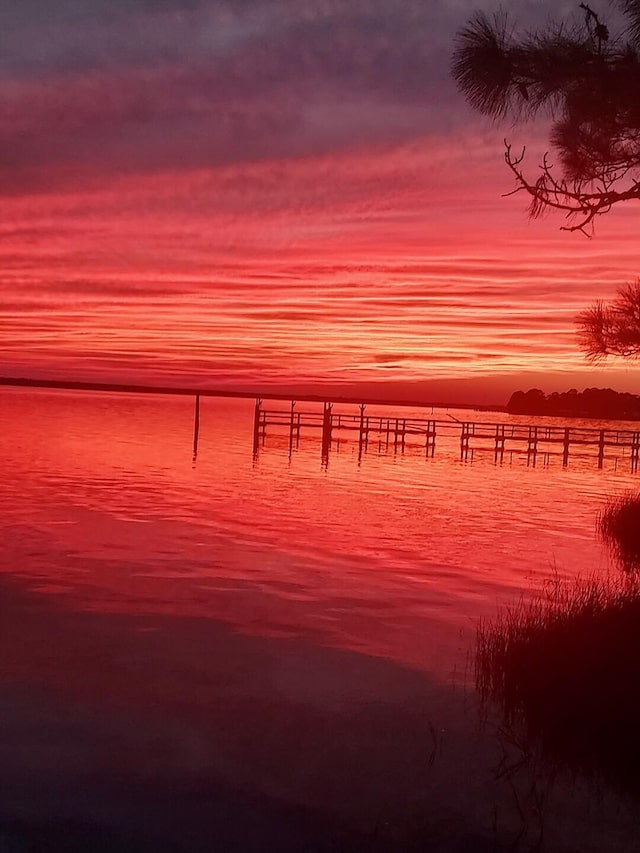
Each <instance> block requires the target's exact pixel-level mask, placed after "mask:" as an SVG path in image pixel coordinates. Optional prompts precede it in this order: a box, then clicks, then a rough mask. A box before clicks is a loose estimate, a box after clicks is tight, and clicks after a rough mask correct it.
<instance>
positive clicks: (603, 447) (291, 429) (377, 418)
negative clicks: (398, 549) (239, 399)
mask: <svg viewBox="0 0 640 853" xmlns="http://www.w3.org/2000/svg"><path fill="white" fill-rule="evenodd" d="M271 430H275V431H278V432H280V434H282V432H283V431H285V432H286V433H288V437H289V450H290V451H291V450H293V448H294V447H298V446H299V443H300V435H301V433H302V432H303V431H309V432H313V431H315V432H316V433H319V434H320V438H321V453H322V457H323V459H325V460H326V459H328V456H329V452H330V450H331V447H332V444H333V443H334V442H335V441H336V440H340V437H341V435H342V434H345V433H355V434H356V435H357V441H358V447H359V452H360V453H362V452H363V451H366V450H367V449H368V446H369V443H370V441H371V440H377V442H378V447H379V448H382V447H384V448H385V449H392V450H393V451H394V452H398V451H399V452H404V450H405V448H406V446H407V445H408V444H412V445H414V446H416V445H419V446H421V447H422V448H424V451H425V454H426V455H427V456H433V455H434V454H435V449H436V442H437V440H438V438H448V440H449V441H450V440H451V439H452V438H456V437H457V439H458V441H459V447H460V459H462V460H466V459H468V458H469V456H470V454H471V455H472V454H473V451H474V449H478V450H480V449H482V450H491V451H493V453H494V456H495V459H496V460H500V461H501V460H502V459H503V458H504V455H505V453H506V452H508V451H514V450H516V451H519V452H524V453H526V454H527V456H528V457H529V458H533V460H534V461H535V458H536V456H537V454H538V453H544V454H545V455H550V454H553V453H555V454H557V455H561V456H562V464H563V466H566V465H567V464H568V462H569V455H570V452H571V450H572V449H573V450H576V449H578V448H589V447H592V448H593V449H594V451H595V453H594V454H593V458H594V459H596V460H597V464H598V467H599V468H602V467H603V465H604V459H605V455H607V451H610V452H611V454H610V455H614V456H615V457H616V458H618V457H619V456H621V455H624V456H628V458H629V459H630V462H631V469H632V471H637V470H638V466H639V461H640V428H639V429H638V430H619V429H601V428H596V427H584V426H571V425H567V424H561V425H559V424H540V423H490V422H485V421H472V420H465V421H460V420H457V419H455V418H453V417H449V419H447V420H442V419H438V418H433V417H432V418H416V417H396V416H391V417H390V416H388V415H386V414H385V415H379V414H376V415H370V414H368V413H367V406H366V405H365V404H364V403H361V404H360V405H359V407H358V411H356V412H348V411H337V410H335V409H334V406H333V404H332V403H329V402H325V403H324V404H323V407H322V411H315V412H314V411H310V410H303V409H300V408H299V407H298V405H297V403H296V401H295V400H292V401H291V402H290V404H289V408H288V410H284V409H267V408H265V406H264V403H263V400H262V399H260V398H258V399H257V400H256V405H255V413H254V423H253V450H254V453H257V452H258V451H259V448H260V447H261V446H262V445H264V443H265V440H266V435H267V431H271ZM345 437H346V436H345Z"/></svg>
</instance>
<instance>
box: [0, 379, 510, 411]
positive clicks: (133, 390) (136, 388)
mask: <svg viewBox="0 0 640 853" xmlns="http://www.w3.org/2000/svg"><path fill="white" fill-rule="evenodd" d="M0 385H4V386H7V387H13V388H50V389H54V390H60V391H102V392H107V393H115V394H161V395H172V396H180V397H196V396H200V397H230V398H234V399H243V400H255V399H256V398H258V397H259V398H260V399H262V400H287V401H288V400H299V401H300V402H303V403H325V402H331V403H344V404H345V405H356V406H357V405H359V404H361V403H364V404H365V405H367V406H396V407H402V408H406V409H432V408H433V409H469V410H473V411H477V412H506V411H507V407H506V406H498V405H483V404H480V403H447V402H442V401H439V400H391V399H389V400H377V399H375V398H371V397H345V396H341V395H339V394H337V395H334V396H331V397H330V396H328V395H326V394H291V393H290V394H282V393H273V392H270V391H260V390H252V391H229V390H226V389H224V388H181V387H176V386H166V385H163V386H160V385H131V384H128V383H127V384H118V383H111V382H74V381H65V380H59V379H28V378H24V377H20V378H12V377H8V376H0Z"/></svg>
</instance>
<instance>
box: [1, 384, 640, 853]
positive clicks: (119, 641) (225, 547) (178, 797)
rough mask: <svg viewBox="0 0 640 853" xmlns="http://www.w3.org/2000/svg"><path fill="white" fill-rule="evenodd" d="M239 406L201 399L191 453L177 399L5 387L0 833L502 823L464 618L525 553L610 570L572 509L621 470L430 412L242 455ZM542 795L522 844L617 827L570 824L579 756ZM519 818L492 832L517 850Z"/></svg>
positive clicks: (531, 590) (496, 591) (583, 510)
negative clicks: (424, 419) (453, 423)
mask: <svg viewBox="0 0 640 853" xmlns="http://www.w3.org/2000/svg"><path fill="white" fill-rule="evenodd" d="M299 406H300V408H306V409H313V408H316V409H317V407H313V406H312V405H311V404H308V405H303V404H299ZM345 408H347V407H345ZM434 414H435V416H440V417H442V418H445V417H446V416H447V413H444V412H441V413H438V412H436V413H434ZM448 415H450V416H452V417H465V416H466V417H469V413H466V415H465V414H463V415H461V414H460V413H456V412H455V411H451V412H449V413H448ZM423 416H424V414H423ZM475 417H477V418H484V419H486V420H489V421H495V420H497V419H502V420H509V418H508V416H506V415H505V416H498V415H495V414H492V413H490V414H486V415H475ZM252 418H253V404H252V402H251V401H230V400H223V399H213V398H206V399H203V401H202V405H201V421H200V436H199V447H198V455H197V459H196V460H194V459H193V456H192V445H193V400H191V399H186V398H185V399H181V398H164V397H162V398H152V397H141V396H126V395H106V394H93V393H70V392H44V391H42V392H32V391H29V392H26V391H22V390H5V391H3V392H2V407H1V409H0V460H1V465H2V471H3V477H2V480H1V481H0V526H1V531H2V532H1V536H2V550H1V556H0V567H1V569H2V573H3V580H2V585H3V593H2V594H3V648H4V652H3V656H2V680H3V690H2V694H1V707H2V711H3V719H4V725H3V734H2V736H1V737H2V742H1V754H2V762H0V763H1V765H2V768H1V769H0V775H1V776H2V778H1V779H0V782H1V783H2V785H3V790H4V791H6V792H7V793H6V794H5V795H3V797H2V798H0V820H1V821H4V823H0V833H1V832H2V831H4V833H5V835H6V837H7V838H10V839H13V841H12V843H13V842H14V841H15V843H16V844H19V843H24V844H26V843H27V841H25V839H27V838H31V837H32V834H33V833H44V835H43V837H46V838H47V839H48V840H47V845H48V846H42V848H37V849H57V848H55V844H56V843H58V840H59V838H60V837H63V836H64V837H65V838H67V839H68V838H69V837H72V838H73V839H76V841H77V845H78V846H77V849H79V850H80V849H100V850H102V849H109V850H111V849H113V850H123V849H132V850H133V849H144V848H145V845H148V846H149V849H165V847H162V845H163V844H164V845H168V846H167V848H166V849H172V850H173V849H175V850H200V849H202V850H207V849H220V850H268V849H282V850H284V849H291V850H316V849H318V850H320V849H323V850H324V849H333V850H335V849H339V850H340V849H344V850H352V849H353V850H355V849H398V850H400V849H402V850H405V849H407V850H408V849H414V847H411V844H413V843H415V844H418V842H417V841H415V839H416V838H418V839H420V842H419V843H420V845H422V846H416V847H415V849H427V850H485V849H486V850H489V849H502V847H500V845H502V844H505V845H506V844H508V843H513V840H514V838H516V837H517V835H518V832H519V830H520V828H521V826H520V824H521V823H522V820H523V819H522V811H523V807H524V810H525V811H526V809H527V808H529V805H530V804H529V803H528V801H527V802H525V800H526V798H527V791H528V788H526V785H525V787H524V788H523V792H522V794H521V802H520V804H517V805H516V806H514V803H513V796H512V791H511V789H510V788H509V786H506V785H505V783H504V781H502V782H501V781H500V779H499V778H498V774H497V773H496V766H497V763H498V762H499V759H500V755H501V752H500V750H501V749H502V747H501V745H500V744H497V743H496V738H495V732H494V731H492V730H491V727H490V726H484V727H482V726H481V725H480V723H479V720H478V714H477V707H476V699H475V694H474V690H473V673H472V663H471V662H470V661H471V654H472V650H473V643H474V637H475V631H476V625H477V622H478V620H479V619H480V618H481V617H486V616H491V615H493V614H494V613H495V612H496V610H497V608H498V607H500V606H502V605H504V604H509V603H513V602H514V601H517V599H518V598H519V597H520V596H521V595H523V594H524V595H530V594H535V592H536V591H537V590H539V589H540V588H541V586H542V585H543V583H544V581H545V579H546V578H548V577H550V576H554V577H557V576H559V577H560V578H570V577H572V576H575V575H577V574H582V575H586V574H592V573H594V572H596V573H598V572H607V571H609V570H612V571H617V569H615V568H613V569H612V568H611V567H610V566H609V562H608V558H607V555H606V554H605V552H604V551H603V550H602V548H601V546H600V544H599V542H598V541H597V538H596V535H595V519H596V515H597V512H598V510H599V509H600V508H601V507H602V505H603V503H604V501H605V500H606V498H607V497H609V496H615V495H619V494H620V493H622V492H624V491H626V490H628V489H631V488H637V486H638V482H639V479H638V478H639V476H640V475H638V474H633V473H631V471H630V465H629V460H628V458H627V459H624V458H619V459H617V460H614V459H613V458H608V459H606V460H605V466H604V468H603V469H602V470H598V468H597V465H596V461H595V459H594V453H595V452H597V451H596V450H595V449H591V456H587V455H585V456H579V455H577V454H576V455H574V454H573V453H572V455H571V457H570V460H569V465H568V466H567V467H566V468H563V467H562V460H561V458H560V457H558V456H553V457H551V458H549V459H548V460H545V459H544V458H543V457H542V454H539V456H538V461H537V464H536V466H535V467H534V466H532V465H531V464H529V465H528V464H527V459H526V456H522V455H518V454H513V455H511V454H509V453H507V454H505V457H504V459H503V460H502V464H495V461H494V455H493V452H490V451H487V452H482V451H480V450H478V451H476V452H475V453H474V458H473V461H470V460H468V461H466V462H462V461H460V459H459V445H458V443H457V440H456V439H455V437H453V434H452V437H451V438H450V439H443V440H442V441H439V443H438V445H437V448H436V452H435V456H434V457H433V458H429V457H426V456H425V452H424V448H421V447H419V446H417V445H412V446H407V447H406V448H405V452H404V453H399V452H398V453H394V451H393V448H389V449H387V448H385V447H384V446H382V447H378V444H377V442H376V441H373V442H371V443H370V445H369V449H368V451H367V452H366V453H365V454H363V455H362V457H361V458H359V454H358V445H357V441H354V440H351V441H341V442H340V444H339V446H334V448H333V449H332V452H331V454H330V457H329V461H328V464H324V463H323V461H322V460H321V449H320V440H319V437H318V435H317V434H316V435H313V434H311V435H309V436H307V435H305V434H304V433H303V435H302V439H301V442H300V446H299V447H298V448H294V450H293V452H292V453H291V454H290V453H289V442H288V436H287V435H285V434H284V433H282V432H280V433H277V432H269V433H268V434H267V438H266V441H265V444H264V446H262V447H261V448H260V450H259V452H258V454H257V455H256V456H255V457H254V455H253V453H252V427H253V424H252ZM554 797H555V799H553V798H551V797H549V798H548V800H549V801H552V805H550V806H548V809H549V815H548V816H547V818H546V821H545V823H546V825H545V832H546V834H547V838H549V836H551V838H552V843H553V844H556V845H564V846H555V847H554V846H551V847H548V848H545V849H549V850H556V849H558V850H560V849H562V850H570V849H575V850H581V851H584V850H600V849H602V850H605V849H610V848H608V847H607V846H606V845H608V844H611V843H613V840H615V841H616V843H618V842H619V843H622V844H626V843H627V842H625V841H624V840H623V841H620V838H618V834H619V833H623V832H626V831H627V828H628V826H627V824H628V818H629V816H628V815H627V813H626V812H625V813H624V815H622V814H621V812H620V811H619V809H621V808H622V806H621V805H620V803H617V802H616V805H615V808H614V809H613V810H612V811H611V813H609V812H606V813H604V812H602V811H599V812H598V813H597V815H595V814H594V815H592V819H591V821H592V823H593V826H592V825H591V823H589V822H588V821H587V823H585V819H584V814H583V813H584V809H585V803H586V801H587V800H588V799H589V797H588V793H585V792H584V790H582V788H581V785H580V783H579V782H576V783H575V784H574V785H568V784H567V785H563V786H561V787H560V789H559V790H558V791H556V792H555V793H554ZM585 798H586V799H585ZM169 802H170V803H171V807H170V808H169V807H168V806H167V804H168V803H169ZM601 806H602V804H601ZM589 807H590V808H591V806H589ZM602 808H604V806H602ZM616 810H618V811H616ZM531 824H532V825H527V827H526V828H525V830H524V831H523V832H522V837H521V839H520V841H519V842H518V844H519V845H520V846H519V847H516V848H514V849H521V850H526V849H533V845H534V842H535V833H536V826H534V825H533V824H535V821H534V820H533V819H532V821H531ZM2 826H4V830H2V829H1V827H2ZM61 827H63V828H61ZM70 827H71V828H70ZM594 827H596V829H594ZM582 832H584V834H585V835H584V837H582V835H581V833H582ZM30 833H31V835H30ZM70 833H71V835H70ZM73 833H76V835H73ZM105 833H106V834H105ZM38 837H39V836H38ZM98 837H99V843H98V841H96V838H98ZM625 837H626V836H625ZM105 838H107V840H108V839H111V840H112V846H108V843H107V841H105ZM412 839H413V840H412ZM425 839H428V841H427V842H425ZM553 839H555V840H553ZM1 840H2V835H1V834H0V841H1ZM74 843H75V841H74ZM109 843H111V842H109ZM100 844H102V845H103V846H99V845H100ZM127 844H130V845H131V847H130V848H129V847H127ZM212 844H215V846H212ZM572 844H575V847H572V846H571V845H572ZM105 845H106V846H105ZM359 845H364V846H362V848H361V847H360V846H359ZM371 845H374V846H371ZM375 845H378V846H375ZM385 845H387V846H385ZM394 845H395V846H394ZM425 845H426V846H425ZM455 845H458V846H455ZM489 845H492V846H489ZM527 845H529V846H527ZM11 849H13V848H11ZM17 849H27V848H26V847H24V848H17ZM28 849H31V848H28ZM60 849H62V848H60ZM64 849H67V848H64ZM73 849H76V847H73ZM505 849H506V847H505ZM618 849H630V850H631V849H633V848H631V847H624V846H623V847H620V848H618Z"/></svg>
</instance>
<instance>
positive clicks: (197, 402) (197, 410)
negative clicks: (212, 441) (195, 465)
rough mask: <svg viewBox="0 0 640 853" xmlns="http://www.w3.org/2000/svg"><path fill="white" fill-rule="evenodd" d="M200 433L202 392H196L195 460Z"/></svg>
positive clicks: (194, 422)
mask: <svg viewBox="0 0 640 853" xmlns="http://www.w3.org/2000/svg"><path fill="white" fill-rule="evenodd" d="M199 434H200V394H196V408H195V412H194V415H193V461H194V462H195V461H196V458H197V456H198V435H199Z"/></svg>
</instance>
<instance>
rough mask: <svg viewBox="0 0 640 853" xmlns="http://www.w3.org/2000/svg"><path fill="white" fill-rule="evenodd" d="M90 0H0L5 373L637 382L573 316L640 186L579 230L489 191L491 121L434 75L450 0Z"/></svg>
mask: <svg viewBox="0 0 640 853" xmlns="http://www.w3.org/2000/svg"><path fill="white" fill-rule="evenodd" d="M26 6H29V7H30V6H33V7H34V8H35V7H37V6H38V3H37V2H35V0H34V2H33V3H29V4H26ZM26 6H25V8H26ZM72 7H73V8H72ZM89 7H91V14H88V13H87V14H86V15H83V14H80V15H78V14H75V12H74V9H75V7H74V4H72V3H71V2H68V3H63V4H61V5H59V6H57V7H56V11H55V12H52V13H51V14H52V15H54V18H55V27H54V29H53V30H52V28H51V21H50V20H49V18H48V17H47V20H46V23H45V21H44V20H43V18H42V16H37V15H34V16H30V15H24V14H22V13H20V12H18V11H16V10H12V11H10V12H7V17H8V27H9V34H10V38H9V39H8V41H9V42H10V44H11V50H10V51H9V52H8V53H7V54H5V56H4V58H3V59H2V61H1V62H0V73H1V75H2V76H1V84H0V91H1V92H2V97H3V102H4V109H3V114H2V118H1V119H0V150H1V151H3V152H4V157H3V162H4V166H3V176H2V180H3V186H4V199H3V211H4V216H3V222H2V225H1V227H0V228H1V233H2V241H1V243H0V255H1V260H2V269H3V275H2V278H1V280H0V329H1V330H2V331H1V334H0V358H1V360H2V373H3V374H4V375H8V376H31V377H45V378H46V377H50V378H64V379H87V380H91V379H94V380H96V381H131V382H142V383H155V382H158V383H173V384H187V385H188V384H192V385H193V384H195V385H208V386H210V387H211V386H213V387H216V386H232V387H235V388H256V387H263V386H269V387H275V386H277V387H304V388H311V387H317V386H328V385H334V384H337V385H339V386H341V387H343V388H350V389H356V388H361V387H365V385H366V387H371V385H372V383H376V384H379V383H383V384H384V386H385V389H386V390H385V393H387V394H388V396H394V394H398V393H401V391H402V389H403V388H404V389H405V391H406V389H407V388H409V389H411V388H415V387H418V386H416V383H419V388H420V389H422V390H423V391H424V393H425V394H429V391H430V389H434V391H433V392H432V393H434V392H435V389H436V388H437V389H438V393H440V396H441V397H442V396H443V395H444V396H446V394H447V393H452V392H453V389H454V386H453V385H452V384H451V382H450V380H459V379H468V380H474V381H473V382H471V384H470V385H469V386H468V388H467V389H466V391H465V393H467V395H469V394H470V395H471V396H472V397H475V398H478V397H481V396H482V395H483V393H486V394H488V395H489V396H493V397H494V398H497V399H498V400H499V399H500V398H501V397H503V395H504V394H505V393H506V392H507V390H508V389H513V388H515V387H520V385H522V384H523V383H524V384H527V382H528V381H529V379H531V381H532V382H533V381H534V380H535V379H537V380H538V381H539V382H540V381H541V382H542V383H543V385H544V387H545V390H553V389H554V388H565V387H569V386H570V385H571V384H577V385H580V386H581V387H582V386H584V385H615V386H616V387H619V388H624V389H629V390H639V389H640V380H638V378H637V377H636V375H635V374H634V372H633V371H630V370H629V369H621V368H616V367H613V366H608V367H607V368H606V369H602V368H600V369H597V370H595V369H594V368H590V367H588V366H587V365H586V364H585V361H584V359H583V357H582V355H581V353H580V352H579V350H578V347H577V342H576V337H575V330H574V324H573V321H574V317H575V315H576V313H577V312H578V311H580V310H581V309H582V308H584V307H585V305H586V304H588V303H589V302H590V301H592V300H593V299H594V298H599V297H602V298H606V297H608V296H610V295H611V294H612V293H613V292H614V291H615V289H616V287H617V286H618V285H620V284H621V283H624V282H625V281H629V280H633V279H634V278H635V276H636V274H637V242H636V233H637V228H636V226H635V224H634V218H633V214H634V213H635V211H616V212H615V214H612V216H611V217H610V221H606V222H605V221H603V222H601V223H598V227H597V232H596V236H595V238H594V239H593V240H591V241H588V240H587V239H586V238H584V237H583V236H582V235H575V234H574V235H569V234H566V233H562V232H560V231H559V226H560V225H561V224H562V220H561V219H553V218H551V219H544V220H542V221H538V222H535V223H530V222H528V221H527V219H526V214H525V202H524V199H523V198H522V197H521V196H518V195H516V196H515V197H508V198H502V197H501V196H502V194H504V193H506V192H508V191H509V190H510V189H511V188H512V186H511V183H510V178H509V174H508V172H507V170H506V168H505V167H504V164H503V163H502V132H501V131H499V130H498V129H492V128H491V127H490V126H489V124H488V122H486V121H483V120H481V119H478V118H477V117H475V116H472V115H471V113H470V112H469V111H468V110H467V107H466V106H465V104H464V101H463V99H462V97H461V96H460V95H459V94H458V93H457V92H456V91H455V88H454V86H453V83H452V82H451V80H450V79H449V74H448V61H449V60H448V57H449V53H450V49H451V42H452V38H453V34H454V32H455V30H456V28H457V27H458V26H459V24H460V21H461V19H462V18H463V17H464V14H463V12H464V10H461V8H460V4H458V3H447V2H444V1H443V2H439V3H434V4H428V5H425V4H420V3H414V2H412V0H405V2H402V3H400V4H396V3H394V4H390V3H386V2H383V0H379V2H376V3H374V4H361V3H353V2H350V3H348V4H346V3H341V2H338V3H332V4H315V3H313V4H312V3H309V4H307V3H296V4H294V3H288V2H284V0H282V2H272V3H271V2H258V0H256V2H254V3H250V4H248V5H244V6H243V9H242V11H239V10H238V9H236V6H235V5H234V4H228V5H227V4H215V5H213V4H204V3H203V4H200V3H197V2H194V3H184V4H179V3H175V4H173V3H159V4H148V5H145V6H143V7H142V8H140V7H138V6H135V11H134V5H133V4H132V5H131V7H129V4H120V5H118V6H117V10H113V9H112V7H111V5H110V4H107V3H102V2H99V0H95V2H92V3H90V4H88V5H87V9H89ZM83 8H84V7H83ZM468 8H469V9H471V8H472V7H471V5H469V7H468ZM76 11H77V10H76ZM47 15H49V12H47ZM27 45H29V48H28V49H27ZM511 135H512V137H513V138H514V141H515V142H516V143H521V142H527V143H530V142H533V143H534V148H533V152H535V151H536V148H535V146H536V145H537V146H538V148H539V149H540V150H542V148H541V147H540V146H544V128H541V127H537V126H536V127H524V128H518V129H517V130H514V131H513V133H512V134H511ZM535 158H536V154H535V153H532V154H531V168H532V169H534V168H535V163H536V159H535ZM523 374H527V375H526V376H525V375H523ZM540 374H544V375H545V376H544V378H543V379H542V380H540V379H539V377H540ZM434 380H440V384H438V385H429V383H432V382H433V381H434ZM443 381H444V382H443ZM492 383H493V384H492ZM498 389H499V390H498ZM454 396H455V395H454Z"/></svg>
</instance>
